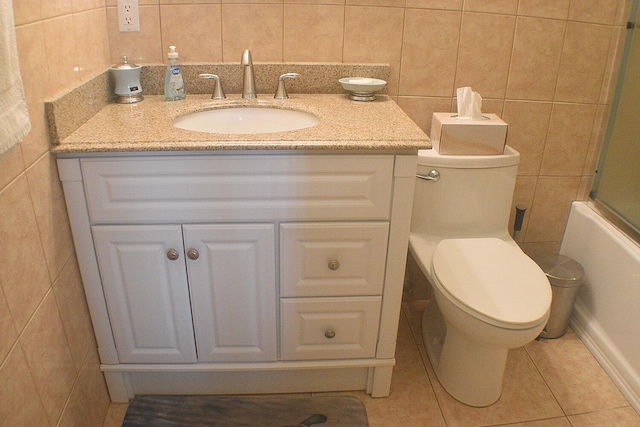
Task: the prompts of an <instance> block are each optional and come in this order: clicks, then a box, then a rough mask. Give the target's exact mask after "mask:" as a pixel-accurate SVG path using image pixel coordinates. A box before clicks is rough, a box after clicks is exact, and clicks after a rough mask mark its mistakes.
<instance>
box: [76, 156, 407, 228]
mask: <svg viewBox="0 0 640 427" xmlns="http://www.w3.org/2000/svg"><path fill="white" fill-rule="evenodd" d="M393 165H394V158H393V156H392V155H366V156H365V155H320V154H317V155H315V154H314V155H253V154H247V153H243V154H241V155H237V154H236V155H215V156H211V155H202V156H190V157H186V156H180V155H171V156H169V155H167V156H140V157H130V158H122V157H120V158H117V159H116V158H88V159H82V174H83V181H84V185H85V194H86V197H87V203H88V207H89V214H90V217H91V222H92V223H93V224H96V223H130V222H147V223H149V222H151V223H158V222H173V221H180V222H190V221H247V220H292V219H293V220H295V219H304V220H322V219H332V220H341V219H342V220H353V219H378V220H382V219H388V218H389V212H390V204H391V202H390V195H391V193H392V185H393V167H394V166H393Z"/></svg>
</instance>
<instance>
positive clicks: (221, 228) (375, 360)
mask: <svg viewBox="0 0 640 427" xmlns="http://www.w3.org/2000/svg"><path fill="white" fill-rule="evenodd" d="M58 166H59V172H60V178H61V180H62V182H63V187H64V191H65V197H66V200H67V207H68V211H69V217H70V219H71V225H72V229H73V235H74V241H75V245H76V253H77V256H78V260H79V263H80V266H81V272H82V277H83V283H84V286H85V292H86V295H87V301H88V303H89V308H90V311H91V316H92V321H93V324H94V330H95V332H96V338H97V341H98V348H99V353H100V358H101V362H102V365H101V366H102V370H103V371H104V373H105V377H106V379H107V384H108V387H109V391H110V393H111V397H112V400H114V401H127V400H128V399H130V398H132V397H133V396H134V395H135V394H145V393H159V394H187V393H199V394H202V393H267V392H274V393H275V392H304V391H306V392H309V391H339V390H355V389H364V390H366V391H367V392H368V393H370V394H372V395H373V396H386V395H388V393H389V387H390V382H391V372H392V368H393V365H394V363H395V359H394V353H395V339H396V334H397V327H398V318H399V312H400V303H401V295H402V285H403V277H404V265H405V256H406V248H407V241H408V233H409V223H410V214H411V202H412V197H413V184H414V179H415V178H414V176H415V170H416V155H415V154H394V153H390V154H384V153H383V154H375V153H372V154H367V153H364V154H334V153H326V152H324V153H314V154H309V153H306V154H297V153H293V154H291V153H281V152H274V153H268V154H265V153H264V152H262V153H259V154H256V153H251V152H233V153H229V152H227V153H220V154H216V153H212V152H207V153H187V152H181V153H145V154H131V153H128V154H127V153H116V154H109V153H101V154H87V155H82V154H67V155H61V156H60V157H59V159H58Z"/></svg>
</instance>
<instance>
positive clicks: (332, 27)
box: [252, 4, 345, 62]
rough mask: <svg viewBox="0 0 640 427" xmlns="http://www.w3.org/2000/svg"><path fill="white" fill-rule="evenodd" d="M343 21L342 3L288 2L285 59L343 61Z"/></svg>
mask: <svg viewBox="0 0 640 427" xmlns="http://www.w3.org/2000/svg"><path fill="white" fill-rule="evenodd" d="M344 21H345V8H344V7H343V6H337V5H309V4H285V5H284V52H283V59H284V61H285V62H342V46H343V40H344V33H343V32H344V28H345V22H344ZM252 53H253V52H252Z"/></svg>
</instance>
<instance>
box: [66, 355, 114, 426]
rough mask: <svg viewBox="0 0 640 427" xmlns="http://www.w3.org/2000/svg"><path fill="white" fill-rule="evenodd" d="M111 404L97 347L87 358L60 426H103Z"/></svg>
mask: <svg viewBox="0 0 640 427" xmlns="http://www.w3.org/2000/svg"><path fill="white" fill-rule="evenodd" d="M109 403H110V400H109V394H108V392H107V387H106V385H105V382H104V377H103V375H102V372H100V361H99V359H98V354H97V352H96V350H95V347H92V350H91V351H90V352H89V353H88V354H87V357H86V358H85V363H84V366H83V368H82V372H81V373H80V376H79V381H78V382H77V383H76V384H75V387H74V388H73V391H72V392H71V396H70V397H69V402H68V404H67V406H66V408H65V411H64V414H63V415H62V418H61V420H60V424H59V425H60V426H61V427H62V426H102V425H103V422H104V420H105V416H106V414H107V410H108V409H109ZM123 418H124V417H123ZM121 423H122V421H121Z"/></svg>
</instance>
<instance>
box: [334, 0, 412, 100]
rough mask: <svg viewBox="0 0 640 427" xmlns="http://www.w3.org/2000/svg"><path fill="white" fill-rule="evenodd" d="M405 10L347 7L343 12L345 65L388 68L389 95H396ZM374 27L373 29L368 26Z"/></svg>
mask: <svg viewBox="0 0 640 427" xmlns="http://www.w3.org/2000/svg"><path fill="white" fill-rule="evenodd" d="M403 21H404V10H403V9H398V8H388V7H384V8H383V7H357V6H353V7H351V6H348V7H347V8H346V10H345V33H344V54H343V60H344V62H350V63H359V62H364V63H386V64H390V65H391V71H390V76H389V81H388V82H387V83H388V86H387V88H388V93H389V94H391V95H395V94H397V93H398V83H399V79H400V60H401V51H402V24H403ZM372 22H376V23H378V24H377V25H374V26H372V25H371V23H372Z"/></svg>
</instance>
